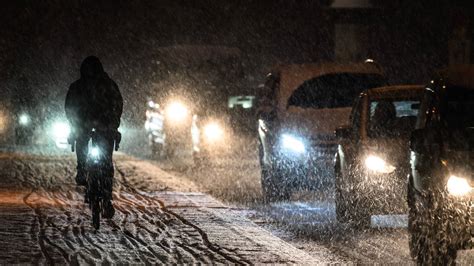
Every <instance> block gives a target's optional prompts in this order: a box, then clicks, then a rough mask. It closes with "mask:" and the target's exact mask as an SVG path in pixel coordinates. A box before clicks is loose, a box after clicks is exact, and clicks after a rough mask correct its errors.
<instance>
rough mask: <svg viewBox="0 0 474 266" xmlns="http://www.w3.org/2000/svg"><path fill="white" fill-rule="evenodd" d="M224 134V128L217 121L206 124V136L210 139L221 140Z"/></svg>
mask: <svg viewBox="0 0 474 266" xmlns="http://www.w3.org/2000/svg"><path fill="white" fill-rule="evenodd" d="M223 135H224V130H222V127H221V126H220V125H219V124H218V123H216V122H211V123H209V124H207V125H205V126H204V136H205V137H206V140H208V141H217V140H220V139H222V137H223Z"/></svg>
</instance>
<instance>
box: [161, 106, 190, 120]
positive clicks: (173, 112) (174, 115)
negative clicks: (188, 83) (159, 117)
mask: <svg viewBox="0 0 474 266" xmlns="http://www.w3.org/2000/svg"><path fill="white" fill-rule="evenodd" d="M188 112H189V110H188V108H187V107H186V106H185V105H184V104H183V103H181V102H172V103H170V104H169V105H168V106H167V107H166V109H165V114H166V118H167V119H169V120H170V121H173V122H181V121H183V120H184V119H185V118H186V117H187V116H188Z"/></svg>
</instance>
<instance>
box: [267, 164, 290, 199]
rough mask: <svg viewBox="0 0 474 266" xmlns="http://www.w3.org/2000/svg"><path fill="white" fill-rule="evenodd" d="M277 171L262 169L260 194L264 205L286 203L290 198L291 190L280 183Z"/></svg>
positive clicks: (279, 175) (280, 175)
mask: <svg viewBox="0 0 474 266" xmlns="http://www.w3.org/2000/svg"><path fill="white" fill-rule="evenodd" d="M282 177H283V176H282V174H281V173H280V172H279V171H274V170H270V171H269V170H267V169H262V173H261V180H262V193H263V197H264V200H265V202H266V203H271V202H276V201H288V200H289V199H290V197H291V188H289V187H288V186H286V185H285V183H284V182H282V179H283V178H282Z"/></svg>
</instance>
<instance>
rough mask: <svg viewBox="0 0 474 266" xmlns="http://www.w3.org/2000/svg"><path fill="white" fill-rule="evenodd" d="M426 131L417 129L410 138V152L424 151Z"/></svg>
mask: <svg viewBox="0 0 474 266" xmlns="http://www.w3.org/2000/svg"><path fill="white" fill-rule="evenodd" d="M424 138H425V131H424V130H423V129H415V130H414V131H413V132H412V133H411V137H410V150H412V151H414V152H421V151H423V149H424V143H423V142H424Z"/></svg>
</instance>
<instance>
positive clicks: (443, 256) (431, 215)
mask: <svg viewBox="0 0 474 266" xmlns="http://www.w3.org/2000/svg"><path fill="white" fill-rule="evenodd" d="M407 201H408V208H409V212H408V232H409V235H410V241H409V247H410V255H411V256H412V258H413V259H414V260H415V261H416V262H417V264H421V265H425V264H431V265H453V264H454V263H455V260H456V254H457V248H456V247H455V246H454V245H453V244H452V243H451V242H450V240H449V232H448V230H449V227H448V219H445V218H443V217H447V216H446V213H445V211H444V208H443V200H442V199H441V198H440V196H436V195H435V193H430V195H425V196H422V195H421V193H419V192H417V191H416V189H415V188H414V187H413V181H412V179H411V178H410V180H409V182H408V195H407Z"/></svg>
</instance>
